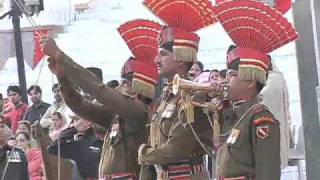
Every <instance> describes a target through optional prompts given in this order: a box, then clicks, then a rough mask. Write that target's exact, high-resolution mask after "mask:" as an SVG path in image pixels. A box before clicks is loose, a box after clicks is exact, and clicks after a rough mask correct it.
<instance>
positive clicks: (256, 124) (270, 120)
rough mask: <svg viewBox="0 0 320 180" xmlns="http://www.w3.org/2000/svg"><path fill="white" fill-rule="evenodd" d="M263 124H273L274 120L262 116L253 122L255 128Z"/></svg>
mask: <svg viewBox="0 0 320 180" xmlns="http://www.w3.org/2000/svg"><path fill="white" fill-rule="evenodd" d="M265 123H268V124H274V123H275V120H274V119H273V118H271V117H267V116H263V117H260V118H258V119H256V120H254V121H253V124H254V125H255V126H259V125H261V124H265Z"/></svg>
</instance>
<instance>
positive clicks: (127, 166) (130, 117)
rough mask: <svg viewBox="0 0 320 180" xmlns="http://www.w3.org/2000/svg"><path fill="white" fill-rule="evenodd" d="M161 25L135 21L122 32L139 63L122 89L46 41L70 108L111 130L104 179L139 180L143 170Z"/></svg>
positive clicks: (129, 68) (130, 65)
mask: <svg viewBox="0 0 320 180" xmlns="http://www.w3.org/2000/svg"><path fill="white" fill-rule="evenodd" d="M160 30H161V26H160V25H159V24H158V23H155V22H152V21H147V20H135V21H130V22H127V23H125V24H123V25H121V26H120V27H119V29H118V31H119V33H120V35H121V36H122V37H123V39H124V40H125V42H126V43H127V45H128V47H129V48H130V50H131V51H132V53H133V55H134V56H135V57H134V58H133V57H132V58H130V59H129V60H128V61H127V62H126V64H125V66H124V67H123V69H122V78H123V80H122V82H121V85H120V86H119V87H118V88H117V90H114V89H111V88H108V87H106V86H105V85H104V84H103V83H99V82H98V81H97V79H96V78H95V77H94V76H93V74H92V73H90V72H88V71H87V70H85V69H84V68H82V67H81V66H79V65H78V64H76V63H75V62H74V61H72V60H71V59H70V58H69V57H68V56H66V55H65V54H64V53H63V52H62V51H60V50H59V49H58V48H57V46H56V45H55V43H54V41H53V40H52V39H50V38H49V39H43V40H42V41H43V43H44V44H43V50H44V52H45V53H46V54H47V55H49V56H50V59H49V63H50V64H49V66H50V68H51V70H52V71H53V72H54V73H55V74H56V75H57V76H58V79H59V83H60V84H61V88H62V89H61V90H62V94H63V96H64V98H65V101H66V103H67V104H68V105H69V107H70V108H71V109H72V110H73V111H74V112H75V113H77V114H78V115H79V116H81V117H83V118H85V119H88V120H91V121H94V122H95V123H98V124H101V125H103V126H104V127H107V128H108V129H109V131H108V133H107V135H106V137H105V140H104V145H103V149H102V154H101V160H100V166H99V180H114V179H117V180H118V179H121V180H127V179H137V178H138V177H137V175H138V173H139V171H140V170H139V169H140V166H139V165H138V162H137V155H138V147H139V145H140V144H141V143H143V142H146V140H147V133H146V132H147V131H146V130H147V129H146V128H145V125H146V124H147V122H148V120H149V116H150V113H149V107H148V106H147V105H148V104H149V103H150V102H152V98H153V96H154V92H155V84H156V82H157V77H158V75H157V71H156V67H155V64H154V61H153V60H154V58H155V56H156V54H157V47H158V43H157V37H158V34H159V31H160ZM75 85H77V86H78V87H80V88H81V89H82V90H83V91H84V92H85V93H88V94H90V96H92V97H94V98H95V99H96V100H97V102H96V103H92V102H90V101H87V100H86V98H83V97H81V96H80V95H79V93H78V92H77V91H76V90H75Z"/></svg>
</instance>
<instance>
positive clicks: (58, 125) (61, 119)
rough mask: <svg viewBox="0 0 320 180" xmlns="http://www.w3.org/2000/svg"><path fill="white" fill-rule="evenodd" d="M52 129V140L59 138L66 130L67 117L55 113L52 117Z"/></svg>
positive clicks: (50, 134) (50, 135)
mask: <svg viewBox="0 0 320 180" xmlns="http://www.w3.org/2000/svg"><path fill="white" fill-rule="evenodd" d="M51 120H52V127H51V128H50V133H49V137H50V138H51V139H52V140H55V139H57V138H58V136H59V134H60V133H61V132H62V131H63V130H64V129H65V128H66V126H67V121H66V117H65V116H64V115H63V114H62V113H60V112H57V111H56V112H54V113H53V114H52V116H51Z"/></svg>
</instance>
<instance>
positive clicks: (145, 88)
mask: <svg viewBox="0 0 320 180" xmlns="http://www.w3.org/2000/svg"><path fill="white" fill-rule="evenodd" d="M161 29H162V26H161V25H160V24H159V23H156V22H153V21H149V20H142V19H137V20H133V21H129V22H127V23H125V24H123V25H121V26H120V27H119V28H118V32H119V33H120V35H121V37H122V38H123V40H124V41H125V42H126V44H127V45H128V47H129V49H130V50H131V52H132V54H133V55H134V57H135V58H134V59H131V61H129V62H130V63H129V64H130V68H131V72H134V74H133V79H132V90H133V91H134V92H136V93H139V94H142V95H144V96H145V97H148V98H153V96H154V94H155V85H156V84H157V82H158V79H159V78H158V72H157V69H156V66H155V64H154V59H155V57H156V55H157V53H158V46H159V45H158V40H157V39H158V37H159V33H160V31H161Z"/></svg>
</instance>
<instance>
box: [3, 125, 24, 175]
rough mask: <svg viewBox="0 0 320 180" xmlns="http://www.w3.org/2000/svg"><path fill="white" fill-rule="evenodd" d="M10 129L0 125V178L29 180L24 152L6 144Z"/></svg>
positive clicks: (10, 134)
mask: <svg viewBox="0 0 320 180" xmlns="http://www.w3.org/2000/svg"><path fill="white" fill-rule="evenodd" d="M11 136H12V133H11V131H10V128H8V127H7V126H6V125H5V124H0V159H1V160H0V177H2V178H1V179H3V180H29V175H28V162H27V159H26V156H25V154H24V152H23V151H22V150H21V149H19V148H15V147H13V146H10V145H9V144H8V140H9V139H10V137H11Z"/></svg>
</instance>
